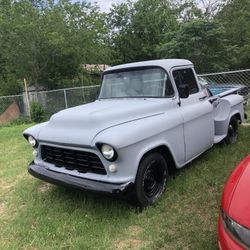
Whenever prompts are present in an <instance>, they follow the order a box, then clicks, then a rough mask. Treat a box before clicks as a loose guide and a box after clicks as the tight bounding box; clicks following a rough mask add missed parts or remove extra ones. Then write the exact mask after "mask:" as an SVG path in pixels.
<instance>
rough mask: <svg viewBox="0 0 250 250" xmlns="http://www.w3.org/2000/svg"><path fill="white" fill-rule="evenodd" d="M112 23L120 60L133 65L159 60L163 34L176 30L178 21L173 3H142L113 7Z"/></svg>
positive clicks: (148, 0)
mask: <svg viewBox="0 0 250 250" xmlns="http://www.w3.org/2000/svg"><path fill="white" fill-rule="evenodd" d="M109 24H110V27H111V30H112V37H113V39H112V42H111V44H112V48H113V49H114V50H115V51H116V55H121V57H120V58H119V61H120V62H131V61H140V60H148V59H155V58H156V56H157V54H156V50H155V49H156V47H157V45H159V43H160V42H161V41H162V39H163V34H165V33H166V32H168V31H173V30H174V29H175V28H176V26H177V20H176V17H175V14H174V11H173V10H172V8H171V4H170V2H169V1H166V0H155V1H153V2H152V1H151V0H138V1H137V2H131V1H127V2H126V3H122V4H120V5H116V6H113V8H112V10H111V13H110V15H109Z"/></svg>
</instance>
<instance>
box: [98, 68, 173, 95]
mask: <svg viewBox="0 0 250 250" xmlns="http://www.w3.org/2000/svg"><path fill="white" fill-rule="evenodd" d="M167 80H168V76H167V74H166V72H165V71H164V70H163V69H161V68H146V69H138V70H136V69H133V70H129V71H122V72H114V73H107V74H104V76H103V81H102V88H101V92H100V96H99V98H119V97H121V98H122V97H163V96H166V94H167V95H169V93H166V86H165V84H166V82H167ZM169 86H170V88H171V90H170V91H172V93H171V95H172V94H173V89H172V85H171V83H169ZM169 86H168V89H169Z"/></svg>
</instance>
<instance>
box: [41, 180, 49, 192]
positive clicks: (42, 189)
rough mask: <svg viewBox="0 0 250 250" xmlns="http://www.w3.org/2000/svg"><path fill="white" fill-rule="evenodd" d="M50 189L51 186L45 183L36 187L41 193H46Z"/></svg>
mask: <svg viewBox="0 0 250 250" xmlns="http://www.w3.org/2000/svg"><path fill="white" fill-rule="evenodd" d="M50 188H51V184H49V183H46V182H45V183H42V185H41V186H39V187H38V191H39V192H41V193H46V192H48V191H49V190H50Z"/></svg>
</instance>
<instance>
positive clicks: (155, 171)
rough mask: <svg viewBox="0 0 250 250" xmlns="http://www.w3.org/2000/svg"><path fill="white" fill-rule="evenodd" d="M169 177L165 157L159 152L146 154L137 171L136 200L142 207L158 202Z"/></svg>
mask: <svg viewBox="0 0 250 250" xmlns="http://www.w3.org/2000/svg"><path fill="white" fill-rule="evenodd" d="M167 178H168V167H167V163H166V160H165V159H164V157H163V156H162V155H161V154H160V153H157V152H153V153H150V154H148V155H146V156H145V157H144V158H143V159H142V161H141V163H140V165H139V169H138V172H137V176H136V181H135V190H134V202H135V203H136V204H137V205H139V206H141V207H146V206H148V205H151V204H153V203H154V202H156V201H157V200H158V199H159V198H160V196H161V195H162V193H163V192H164V190H165V187H166V182H167Z"/></svg>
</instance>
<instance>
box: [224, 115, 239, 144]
mask: <svg viewBox="0 0 250 250" xmlns="http://www.w3.org/2000/svg"><path fill="white" fill-rule="evenodd" d="M237 139H238V120H237V119H236V118H232V119H231V120H230V122H229V125H228V131H227V137H226V138H225V142H226V144H227V145H229V144H234V143H236V141H237Z"/></svg>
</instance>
